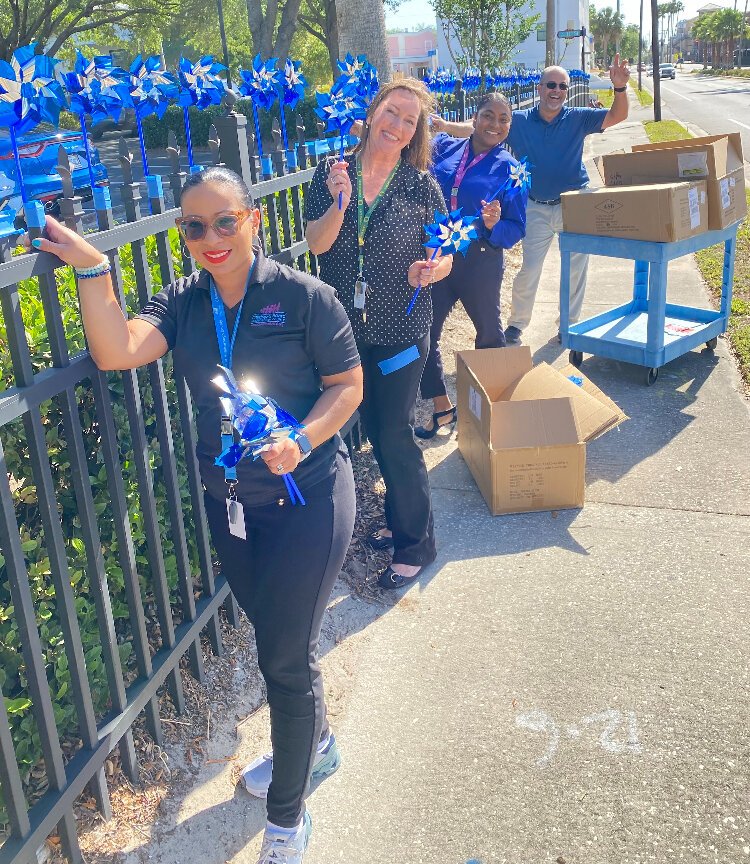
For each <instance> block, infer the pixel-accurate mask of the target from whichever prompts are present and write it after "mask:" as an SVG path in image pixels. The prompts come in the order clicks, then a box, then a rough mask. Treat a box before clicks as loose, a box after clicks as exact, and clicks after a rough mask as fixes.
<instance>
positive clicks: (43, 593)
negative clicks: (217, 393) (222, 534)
mask: <svg viewBox="0 0 750 864" xmlns="http://www.w3.org/2000/svg"><path fill="white" fill-rule="evenodd" d="M170 242H171V244H172V256H173V259H174V261H175V267H176V269H177V270H178V272H179V269H180V268H179V262H180V258H179V254H178V253H179V242H178V237H177V232H176V230H172V231H171V232H170ZM155 245H156V244H155V238H154V237H149V238H147V240H146V249H147V253H148V257H149V263H150V266H151V273H152V280H153V282H154V284H155V285H159V284H161V278H160V274H159V271H158V265H157V263H156V248H155ZM121 261H122V265H123V282H124V288H125V292H126V296H127V298H128V306H129V307H130V308H129V311H131V312H132V311H134V309H135V308H136V307H137V306H138V305H139V304H138V300H137V296H136V292H135V278H134V271H133V267H132V258H131V256H130V249H129V247H124V248H123V249H122V250H121ZM56 275H57V279H58V287H59V296H60V302H61V306H62V312H63V320H64V322H65V332H66V335H67V340H68V347H69V350H70V353H71V355H72V354H75V353H76V352H78V351H81V350H83V349H84V348H85V341H84V336H83V330H82V327H81V323H80V313H79V309H78V299H77V294H76V288H75V283H74V280H73V276H72V272H71V271H70V269H69V268H64V269H62V268H61V269H60V270H58V271H57V274H56ZM19 294H20V299H21V309H22V314H23V318H24V325H25V329H26V337H27V340H28V343H29V347H30V350H31V356H32V362H33V364H34V368H35V371H38V370H40V369H43V368H49V366H50V348H49V339H48V336H47V327H46V323H45V320H44V315H43V312H42V304H41V299H40V297H39V290H38V286H37V284H36V280H28V281H26V282H22V283H21V284H20V285H19ZM170 357H171V355H168V358H167V359H166V360H165V364H166V367H165V378H166V382H167V389H168V395H169V398H170V402H171V405H172V406H173V410H172V418H173V421H172V422H173V430H172V431H173V438H174V445H175V450H176V453H177V458H178V464H179V465H180V471H179V481H180V494H181V497H182V502H183V507H184V508H185V511H186V520H185V524H187V525H189V524H190V512H191V511H190V494H189V489H188V484H187V475H186V473H185V470H184V467H183V466H184V464H185V463H184V449H183V438H182V435H181V433H180V431H179V429H178V428H177V424H176V417H177V412H176V410H175V409H174V406H175V405H176V395H175V386H174V376H173V375H172V374H171V370H170V364H171V360H170V359H169V358H170ZM138 375H139V383H140V392H141V397H142V400H143V406H144V411H143V416H144V423H145V430H146V437H147V441H148V442H149V445H150V448H149V449H150V453H151V468H152V471H153V478H154V491H155V496H156V506H157V513H158V519H159V525H160V529H161V539H162V549H163V554H164V561H165V568H166V572H167V580H168V584H169V588H170V598H171V600H172V604H173V610H175V611H176V613H177V617H179V597H178V591H177V562H176V557H175V550H174V545H173V543H172V540H171V531H170V527H169V517H168V509H167V503H166V493H165V487H164V483H163V481H162V479H161V470H162V466H161V456H160V452H159V446H158V442H157V439H156V435H157V429H156V425H155V421H154V419H153V414H152V412H151V406H152V404H153V400H152V397H151V389H150V386H149V383H148V376H147V373H146V372H145V370H142V371H139V373H138ZM0 376H1V377H0V391H2V390H3V389H7V388H8V387H10V386H12V384H13V375H12V368H11V361H10V357H9V351H8V344H7V334H6V330H5V324H4V321H3V319H2V316H1V314H0ZM108 380H109V390H110V396H111V404H112V410H113V412H114V419H115V425H116V429H117V442H118V448H119V454H120V462H121V467H122V477H123V483H124V488H125V494H126V497H127V501H128V507H129V512H130V517H131V518H130V524H131V531H132V537H133V543H134V548H135V556H136V566H137V569H138V574H139V580H140V587H141V595H142V599H143V603H144V607H145V610H146V616H147V628H148V630H149V637H150V638H151V641H152V642H153V641H154V634H155V633H156V627H157V626H158V625H157V619H156V612H155V605H154V596H153V580H152V574H151V569H150V565H149V555H148V549H147V545H146V537H145V529H144V515H143V511H142V509H141V504H140V496H139V489H138V484H137V480H136V473H135V465H134V459H133V450H132V441H131V433H130V427H129V424H128V421H127V414H126V409H125V404H124V397H123V379H122V376H121V374H119V373H109V376H108ZM76 401H77V404H78V407H79V416H80V420H81V427H82V430H83V436H84V444H85V449H86V453H87V454H88V475H89V482H90V484H91V492H92V495H93V499H94V507H95V509H96V514H97V520H98V525H99V530H100V533H101V542H102V552H103V557H104V562H105V569H106V574H107V581H108V584H109V590H110V594H111V599H112V610H113V614H114V619H115V629H116V632H117V637H118V644H119V651H120V659H121V662H122V667H123V674H124V676H125V680H126V683H127V682H128V681H130V680H132V679H133V678H134V677H135V668H134V663H133V660H134V658H133V657H132V656H131V655H132V644H131V632H130V623H129V610H128V606H127V603H126V595H125V590H124V578H123V571H122V569H121V566H120V560H119V550H118V541H117V536H116V534H115V530H114V518H113V513H112V507H111V496H110V493H109V489H108V486H107V477H106V470H105V467H104V461H103V457H102V453H101V439H100V421H99V418H97V416H96V410H95V405H94V400H93V394H92V391H91V388H90V387H89V386H87V385H86V384H81V385H79V386H78V387H76ZM40 410H41V416H42V424H43V426H44V430H45V436H46V443H47V449H48V453H49V458H50V464H51V468H52V473H53V477H54V484H55V490H56V498H57V502H58V512H59V517H60V520H61V522H62V529H63V536H64V538H65V544H66V552H67V560H68V566H69V571H70V580H71V583H72V586H73V591H74V595H75V605H76V612H77V616H78V622H79V626H80V630H81V637H82V641H83V648H84V653H85V657H86V668H87V672H88V678H89V684H90V686H91V690H92V695H93V700H94V706H95V710H96V712H97V714H98V715H99V716H101V714H102V713H103V712H105V711H106V710H107V709H108V707H109V689H108V685H107V677H106V670H105V667H104V661H103V658H102V651H101V637H100V633H99V627H98V622H97V614H96V607H95V605H94V601H93V597H92V595H91V590H90V579H91V576H92V574H89V572H88V568H87V561H86V555H85V548H84V543H83V535H82V531H81V521H80V517H79V515H78V506H77V502H76V499H75V495H74V492H73V487H72V480H71V477H70V472H71V465H70V462H69V456H68V447H67V444H66V441H65V430H64V427H63V423H62V414H61V411H60V408H59V406H58V404H57V402H56V400H54V399H52V400H49V401H48V402H46V403H44V404H43V405H42V406H41V409H40ZM0 442H2V447H3V450H4V455H5V459H6V462H7V470H8V473H9V476H10V479H11V489H12V493H13V498H14V504H15V510H16V518H17V520H18V528H19V532H20V537H21V543H22V549H23V552H24V555H25V558H26V566H27V570H28V576H29V582H30V585H31V592H32V596H33V599H34V607H35V611H36V619H37V625H38V628H39V634H40V638H41V642H42V651H43V654H44V660H45V664H46V669H47V678H48V681H49V686H50V692H51V694H52V699H53V703H54V713H55V720H56V722H57V728H58V732H59V734H60V736H61V738H63V739H65V738H75V737H77V729H78V725H77V718H76V711H75V707H74V705H73V702H72V693H71V681H70V673H69V670H68V662H67V657H66V655H65V650H64V649H65V646H64V643H63V634H62V628H61V627H60V623H59V620H58V616H57V606H56V597H55V591H54V587H53V585H52V581H51V575H50V561H49V557H48V552H47V549H46V543H45V538H44V534H43V530H42V524H41V518H40V514H39V505H38V501H37V490H36V485H35V483H34V478H33V476H32V474H31V471H30V467H29V466H30V457H29V448H28V444H27V441H26V435H25V432H24V428H23V425H22V423H21V422H20V421H17V422H15V423H13V424H10V425H8V426H4V427H0ZM188 544H189V552H190V558H191V566H192V571H193V573H197V572H198V563H197V562H198V556H197V549H196V547H195V542H194V538H193V536H192V534H191V533H190V532H188ZM20 649H21V636H20V633H19V631H18V627H17V624H16V620H15V616H14V609H13V605H12V599H11V595H10V590H9V585H8V574H7V572H6V568H5V561H4V559H3V557H2V555H0V687H1V688H2V692H3V695H4V696H5V704H6V708H7V710H8V713H9V717H10V723H11V732H12V735H13V741H14V744H15V748H16V756H17V759H18V764H19V767H20V770H21V774H22V777H23V780H24V782H25V783H26V784H27V794H28V795H29V798H30V799H33V798H35V797H36V796H37V795H38V794H39V793H40V792H41V791H43V782H42V783H41V786H42V788H40V781H39V773H40V772H39V769H38V767H37V766H39V764H40V760H41V757H42V751H41V747H40V741H39V735H38V731H37V728H36V723H35V721H34V717H33V714H32V704H31V697H30V694H29V692H28V688H27V680H26V667H25V663H24V659H23V655H22V653H21V650H20ZM35 768H37V770H36V771H34V769H35ZM32 772H33V776H32ZM3 821H4V811H3V808H2V798H0V822H3Z"/></svg>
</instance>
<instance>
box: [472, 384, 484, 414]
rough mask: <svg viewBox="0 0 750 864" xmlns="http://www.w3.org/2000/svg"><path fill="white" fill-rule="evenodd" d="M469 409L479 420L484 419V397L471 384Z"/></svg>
mask: <svg viewBox="0 0 750 864" xmlns="http://www.w3.org/2000/svg"><path fill="white" fill-rule="evenodd" d="M469 410H470V411H471V413H472V414H473V415H474V416H475V417H476V418H477V420H481V419H482V397H481V396H480V395H479V393H478V392H477V391H476V390H475V389H474V388H473V387H471V386H470V387H469Z"/></svg>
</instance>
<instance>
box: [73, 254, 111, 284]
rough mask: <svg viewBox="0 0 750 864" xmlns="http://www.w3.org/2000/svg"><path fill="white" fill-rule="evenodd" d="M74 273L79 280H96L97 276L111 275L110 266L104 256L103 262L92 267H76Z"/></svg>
mask: <svg viewBox="0 0 750 864" xmlns="http://www.w3.org/2000/svg"><path fill="white" fill-rule="evenodd" d="M75 271H76V276H78V278H79V279H96V277H97V276H106V275H107V273H111V272H112V265H111V264H110V261H109V258H107V256H106V255H105V256H104V260H103V261H100V262H99V263H98V264H95V265H94V266H93V267H76V268H75Z"/></svg>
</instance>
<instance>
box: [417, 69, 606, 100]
mask: <svg viewBox="0 0 750 864" xmlns="http://www.w3.org/2000/svg"><path fill="white" fill-rule="evenodd" d="M569 74H570V78H571V80H573V79H579V78H582V79H584V80H588V78H589V75H588V74H587V73H586V72H582V71H581V70H580V69H571V70H570V73H569ZM541 78H542V73H541V71H540V70H538V69H522V70H520V71H515V72H511V73H505V72H502V71H499V70H495V71H494V72H488V73H487V74H486V75H485V76H484V89H485V90H508V89H511V88H515V87H516V86H519V87H528V86H533V85H536V84H538V83H539V82H540V81H541ZM423 80H424V82H425V84H426V85H427V88H428V89H429V90H430V92H432V93H434V94H435V95H437V96H449V95H452V94H453V93H454V92H455V91H456V87H457V85H458V84H460V85H461V89H462V90H464V91H465V92H466V93H475V92H476V91H477V90H479V89H480V88H481V86H482V83H483V82H482V74H481V72H480V70H479V69H476V68H473V67H469V68H467V69H466V70H465V71H464V73H463V74H462V75H459V74H458V73H456V71H455V70H454V69H445V68H444V67H439V68H438V69H436V70H434V71H431V72H428V73H427V74H426V75H425V76H424V79H423Z"/></svg>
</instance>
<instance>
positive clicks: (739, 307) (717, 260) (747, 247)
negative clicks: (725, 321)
mask: <svg viewBox="0 0 750 864" xmlns="http://www.w3.org/2000/svg"><path fill="white" fill-rule="evenodd" d="M746 194H747V201H748V207H750V191H748V192H747V193H746ZM695 258H696V261H697V262H698V268H699V269H700V271H701V276H703V278H704V279H705V280H706V284H707V285H708V288H709V290H710V292H711V296H712V297H713V298H714V299H715V300H716V301H717V302H718V301H719V300H720V298H721V277H722V272H723V269H724V244H723V243H720V244H719V245H718V246H710V247H709V248H708V249H701V250H700V252H696V253H695ZM727 336H728V337H729V343H730V345H731V348H732V352H733V353H734V355H735V357H736V358H737V362H738V364H739V367H740V374H741V375H742V380H743V381H744V383H745V385H746V386H750V217H749V216H745V218H744V219H743V221H742V222H741V224H740V228H739V231H738V232H737V250H736V253H735V257H734V288H733V295H732V308H731V314H730V317H729V330H728V331H727Z"/></svg>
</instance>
